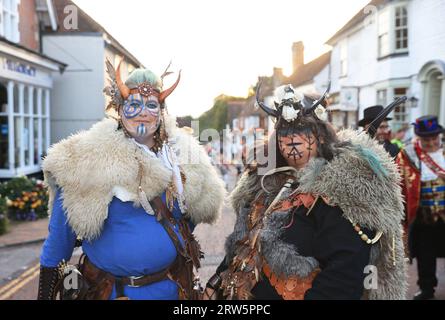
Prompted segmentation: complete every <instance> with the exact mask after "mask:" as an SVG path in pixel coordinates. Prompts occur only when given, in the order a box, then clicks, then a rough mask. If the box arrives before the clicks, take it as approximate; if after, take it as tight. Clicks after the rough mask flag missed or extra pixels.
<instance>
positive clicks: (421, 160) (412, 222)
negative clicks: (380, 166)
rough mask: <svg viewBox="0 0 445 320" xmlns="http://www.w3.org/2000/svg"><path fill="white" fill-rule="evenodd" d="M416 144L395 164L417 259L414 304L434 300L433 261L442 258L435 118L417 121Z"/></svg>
mask: <svg viewBox="0 0 445 320" xmlns="http://www.w3.org/2000/svg"><path fill="white" fill-rule="evenodd" d="M414 132H415V134H416V136H417V141H416V142H415V143H412V144H408V145H407V146H406V147H405V149H404V150H402V152H400V154H399V155H398V157H397V159H396V162H397V164H398V165H399V167H400V172H401V174H402V190H403V193H404V196H405V199H406V201H405V213H406V219H405V224H406V225H405V227H406V228H407V229H409V237H408V243H409V253H410V258H411V259H413V258H416V259H417V272H418V281H417V284H418V286H419V288H420V291H419V292H418V293H417V294H416V295H415V296H414V299H415V300H428V299H433V298H434V288H435V287H436V286H437V277H436V259H437V258H438V257H445V151H444V148H443V145H442V140H441V138H442V134H443V133H444V129H443V127H442V126H441V125H440V124H439V123H438V121H437V116H432V115H428V116H424V117H420V118H418V119H416V122H415V123H414Z"/></svg>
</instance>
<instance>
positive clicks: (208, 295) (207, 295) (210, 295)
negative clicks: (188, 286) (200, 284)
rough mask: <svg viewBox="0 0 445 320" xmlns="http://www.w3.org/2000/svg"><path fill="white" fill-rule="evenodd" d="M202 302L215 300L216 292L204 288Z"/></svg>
mask: <svg viewBox="0 0 445 320" xmlns="http://www.w3.org/2000/svg"><path fill="white" fill-rule="evenodd" d="M202 300H216V292H215V290H213V289H212V288H209V287H207V288H205V290H204V292H203V294H202Z"/></svg>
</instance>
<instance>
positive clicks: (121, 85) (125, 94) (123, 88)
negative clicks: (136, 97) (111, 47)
mask: <svg viewBox="0 0 445 320" xmlns="http://www.w3.org/2000/svg"><path fill="white" fill-rule="evenodd" d="M122 61H124V58H122V60H121V61H120V62H119V64H118V65H117V69H116V83H117V87H118V88H119V91H120V93H121V96H122V98H124V100H127V98H128V96H129V95H130V88H128V87H127V86H126V85H125V83H124V82H123V81H122V78H121V63H122Z"/></svg>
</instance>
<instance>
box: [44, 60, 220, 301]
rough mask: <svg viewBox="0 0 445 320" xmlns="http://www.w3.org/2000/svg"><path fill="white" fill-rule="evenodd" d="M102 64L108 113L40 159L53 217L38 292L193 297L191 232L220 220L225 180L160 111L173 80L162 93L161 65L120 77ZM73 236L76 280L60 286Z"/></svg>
mask: <svg viewBox="0 0 445 320" xmlns="http://www.w3.org/2000/svg"><path fill="white" fill-rule="evenodd" d="M106 65H107V71H108V74H109V76H110V82H111V83H110V86H109V87H106V88H105V89H104V92H105V93H106V94H107V95H108V96H110V97H111V101H110V104H109V105H108V107H107V111H108V112H109V113H110V114H112V115H111V116H110V117H108V118H107V119H104V120H102V121H100V122H99V123H97V124H95V125H94V126H93V127H92V128H91V129H89V130H88V131H85V132H82V133H79V134H76V135H74V136H71V137H70V138H68V139H66V140H63V141H61V142H59V143H57V144H56V145H54V146H53V147H52V148H51V150H50V152H49V154H48V156H47V157H46V159H45V160H44V163H43V171H44V175H45V181H46V184H47V185H48V187H49V192H50V205H49V211H50V213H51V219H50V223H49V230H50V232H49V235H48V238H47V239H46V241H45V243H44V245H43V249H42V253H41V258H40V264H41V272H40V281H39V293H38V298H39V299H55V298H56V297H59V298H62V299H120V300H126V299H171V300H174V299H197V298H199V296H200V289H201V286H200V284H199V279H197V278H196V277H195V275H196V270H197V269H198V268H199V267H200V259H201V258H202V252H201V251H200V246H199V244H198V242H197V241H196V240H195V238H194V235H193V234H192V232H193V229H194V227H195V226H196V225H197V224H199V223H212V222H214V221H215V220H216V219H217V217H218V215H219V212H220V210H221V207H222V203H223V198H224V194H225V189H224V183H223V181H222V180H221V179H220V178H219V176H218V174H217V172H216V170H215V169H214V168H213V166H212V165H211V164H210V159H209V158H208V156H207V155H206V153H205V151H204V150H203V148H202V147H201V146H200V145H199V144H198V142H197V141H196V140H195V139H194V138H193V137H192V136H191V135H190V132H187V131H185V130H183V129H179V128H177V127H176V123H175V119H174V118H173V117H171V116H169V115H168V113H167V110H166V104H165V99H166V98H167V97H168V96H169V95H170V94H171V93H172V92H173V90H174V89H175V88H176V86H177V85H178V83H179V79H180V78H179V77H178V79H177V81H176V82H175V83H174V84H173V86H172V87H170V88H168V89H165V90H164V89H163V79H164V76H165V75H167V74H169V72H167V70H166V71H165V72H164V74H163V75H162V76H161V77H159V76H157V75H156V74H154V73H153V72H152V71H150V70H147V69H136V70H134V71H133V72H132V73H131V74H130V75H129V77H128V79H127V80H126V81H125V83H124V82H123V81H122V80H121V75H120V64H119V66H118V67H117V69H116V70H114V67H113V66H112V65H111V64H110V63H109V62H108V61H107V64H106ZM167 69H168V68H167ZM79 240H81V246H82V251H83V253H84V256H83V257H82V259H81V261H79V267H78V269H79V272H80V273H75V275H76V276H78V277H79V279H78V283H79V286H78V287H77V288H66V287H65V285H64V284H65V283H66V281H64V277H66V276H67V274H64V272H63V271H64V270H66V263H64V261H69V259H70V257H71V255H72V252H73V249H74V247H75V246H76V244H79V242H80V241H79ZM66 279H67V278H65V280H66Z"/></svg>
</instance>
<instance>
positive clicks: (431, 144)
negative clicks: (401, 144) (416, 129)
mask: <svg viewBox="0 0 445 320" xmlns="http://www.w3.org/2000/svg"><path fill="white" fill-rule="evenodd" d="M419 139H420V145H421V146H422V149H423V150H425V151H426V152H436V151H437V150H439V149H440V146H441V143H440V140H441V139H440V134H438V135H436V136H433V137H419Z"/></svg>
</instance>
